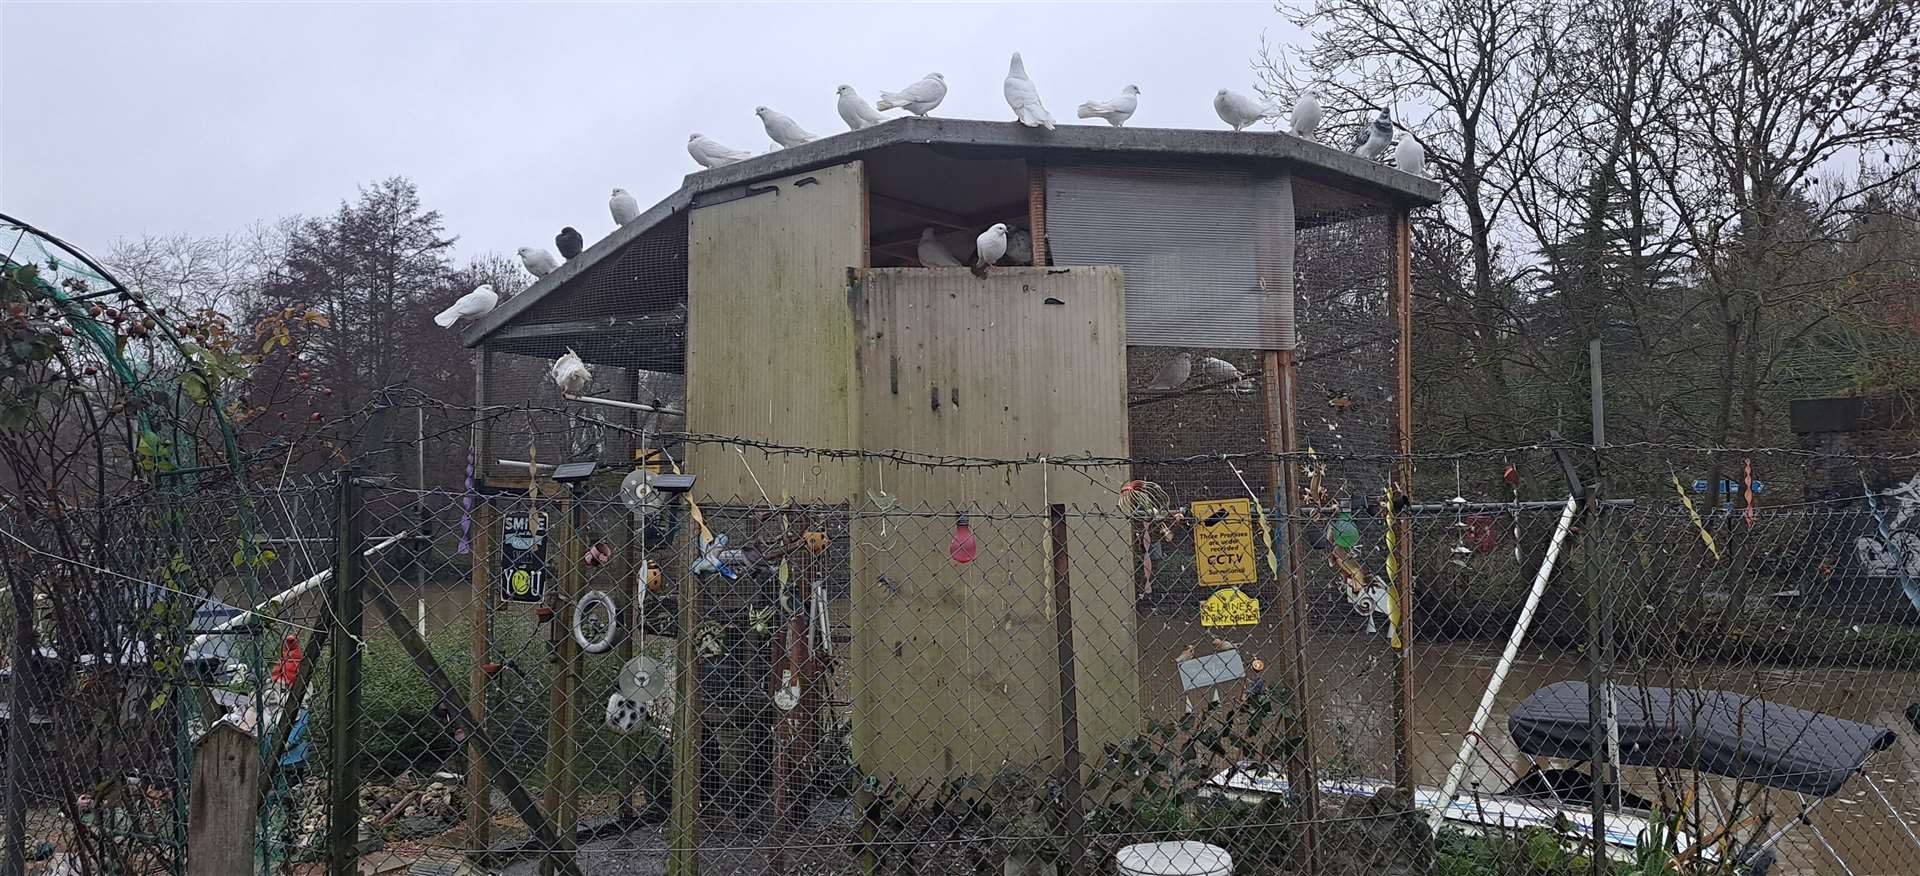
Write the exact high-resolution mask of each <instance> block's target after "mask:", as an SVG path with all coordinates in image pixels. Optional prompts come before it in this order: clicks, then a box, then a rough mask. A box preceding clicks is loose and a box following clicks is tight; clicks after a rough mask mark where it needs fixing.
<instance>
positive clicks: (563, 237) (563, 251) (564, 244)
mask: <svg viewBox="0 0 1920 876" xmlns="http://www.w3.org/2000/svg"><path fill="white" fill-rule="evenodd" d="M553 245H554V246H556V247H558V248H559V249H560V259H561V260H562V261H565V260H567V259H570V258H573V257H574V256H577V255H579V254H580V251H581V250H583V249H586V248H587V241H586V238H584V237H581V236H580V232H579V231H577V230H575V229H574V227H573V226H571V225H569V226H567V227H565V228H562V229H560V233H559V234H556V235H554V236H553Z"/></svg>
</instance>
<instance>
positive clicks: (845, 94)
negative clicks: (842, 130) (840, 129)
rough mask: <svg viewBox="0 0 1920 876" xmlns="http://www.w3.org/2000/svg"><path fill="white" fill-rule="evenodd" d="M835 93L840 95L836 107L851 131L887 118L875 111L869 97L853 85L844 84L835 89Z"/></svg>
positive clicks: (868, 126) (878, 122)
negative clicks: (869, 103)
mask: <svg viewBox="0 0 1920 876" xmlns="http://www.w3.org/2000/svg"><path fill="white" fill-rule="evenodd" d="M834 94H836V95H839V98H838V100H837V102H836V107H837V108H838V109H839V110H840V119H841V120H842V121H844V122H846V123H847V130H849V131H858V130H860V129H861V128H871V127H873V126H874V125H877V124H880V123H881V122H884V121H886V120H887V119H886V117H885V116H882V115H880V114H879V113H878V112H875V111H874V109H873V107H872V106H870V105H868V104H867V99H866V98H864V97H861V96H860V92H858V91H854V90H853V86H851V85H842V86H840V87H839V88H836V89H834Z"/></svg>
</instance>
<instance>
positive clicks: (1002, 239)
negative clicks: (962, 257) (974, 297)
mask: <svg viewBox="0 0 1920 876" xmlns="http://www.w3.org/2000/svg"><path fill="white" fill-rule="evenodd" d="M973 245H974V253H973V273H974V274H975V275H977V276H981V277H984V276H986V275H987V266H988V265H991V264H993V263H994V262H997V261H999V260H1000V257H1001V256H1003V255H1006V254H1007V224H1006V223H1005V222H996V223H994V226H993V227H992V228H989V229H987V230H985V231H982V232H980V236H979V237H977V238H975V239H974V241H973Z"/></svg>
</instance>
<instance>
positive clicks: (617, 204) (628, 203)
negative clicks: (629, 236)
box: [607, 189, 640, 226]
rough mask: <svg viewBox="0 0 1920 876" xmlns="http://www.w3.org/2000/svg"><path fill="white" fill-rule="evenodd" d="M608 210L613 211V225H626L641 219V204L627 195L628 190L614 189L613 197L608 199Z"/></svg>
mask: <svg viewBox="0 0 1920 876" xmlns="http://www.w3.org/2000/svg"><path fill="white" fill-rule="evenodd" d="M607 209H609V210H612V211H613V224H614V225H615V226H620V225H625V224H627V223H628V222H632V221H633V220H635V219H638V218H640V202H639V201H636V200H634V199H633V196H632V195H629V194H627V190H626V189H614V190H613V197H611V198H608V199H607Z"/></svg>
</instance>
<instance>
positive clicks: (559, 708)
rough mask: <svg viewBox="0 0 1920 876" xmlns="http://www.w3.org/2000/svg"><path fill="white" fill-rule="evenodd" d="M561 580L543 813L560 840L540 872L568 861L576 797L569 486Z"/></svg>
mask: <svg viewBox="0 0 1920 876" xmlns="http://www.w3.org/2000/svg"><path fill="white" fill-rule="evenodd" d="M560 501H561V503H562V508H561V513H560V541H559V543H560V582H559V588H558V589H556V590H554V591H551V592H550V594H549V598H548V604H549V605H552V606H553V611H554V615H553V620H552V621H551V623H552V624H553V627H552V631H553V638H554V652H553V653H554V660H555V663H554V669H553V687H552V688H551V689H549V690H548V692H547V696H548V699H547V775H546V779H547V787H546V798H547V800H546V802H547V806H546V808H547V812H549V813H552V815H553V819H554V831H555V833H556V834H557V839H558V840H559V843H558V845H557V846H555V847H554V848H552V849H549V850H547V855H546V857H545V858H543V859H542V860H541V863H540V873H541V876H553V874H556V873H559V872H560V868H561V866H562V864H563V862H566V861H571V860H572V859H573V854H572V852H573V838H574V822H575V820H576V819H575V814H576V813H577V812H578V807H579V800H578V797H577V795H576V794H575V793H574V790H575V788H574V770H573V761H574V741H575V740H574V733H575V730H576V728H575V726H574V725H575V724H576V723H577V722H576V720H575V719H576V718H577V717H578V708H577V707H578V705H579V703H578V698H577V697H576V696H575V692H576V691H575V688H576V687H577V685H578V682H579V677H580V645H579V643H577V642H575V641H574V640H573V631H572V630H571V629H570V624H571V619H572V617H573V601H574V599H575V598H577V595H578V593H579V590H580V553H581V550H580V520H579V511H580V506H579V501H578V497H577V496H575V495H574V493H573V491H572V490H569V491H567V493H566V495H565V496H564V497H563V498H562V499H561V500H560Z"/></svg>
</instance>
